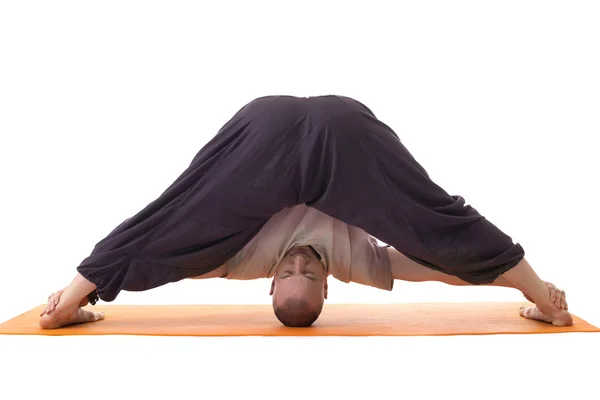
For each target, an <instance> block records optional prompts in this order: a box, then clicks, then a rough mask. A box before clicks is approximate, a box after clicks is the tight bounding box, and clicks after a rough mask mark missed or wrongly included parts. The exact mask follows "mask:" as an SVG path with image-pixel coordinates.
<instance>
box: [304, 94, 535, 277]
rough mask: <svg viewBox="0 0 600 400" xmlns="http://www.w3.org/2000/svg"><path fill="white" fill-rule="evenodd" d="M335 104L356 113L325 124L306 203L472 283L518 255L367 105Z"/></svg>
mask: <svg viewBox="0 0 600 400" xmlns="http://www.w3.org/2000/svg"><path fill="white" fill-rule="evenodd" d="M332 101H333V100H332ZM337 101H340V102H345V103H347V104H352V105H353V108H354V110H355V111H353V112H352V111H349V112H347V113H344V114H342V115H335V116H333V117H331V118H329V119H327V120H326V121H325V122H323V128H322V129H323V131H324V132H327V134H326V135H324V136H323V142H322V145H323V146H324V147H325V148H326V149H327V150H326V153H327V154H328V155H329V157H327V158H326V159H322V160H321V165H319V168H318V169H315V170H314V171H313V172H312V174H313V177H314V179H315V180H316V181H318V182H324V181H326V182H327V185H324V184H321V185H320V187H321V188H322V190H321V191H320V192H319V193H313V195H314V196H315V197H314V198H312V199H309V200H310V201H309V202H308V205H309V206H312V207H314V208H316V209H318V210H320V211H322V212H324V213H326V214H328V215H330V216H332V217H335V218H337V219H339V220H342V221H344V222H346V223H348V224H351V225H354V226H357V227H359V228H362V229H364V230H365V231H366V232H368V233H369V234H371V235H373V236H374V237H376V238H378V239H379V240H381V241H383V242H385V243H387V244H390V245H392V246H393V247H394V248H396V249H397V250H398V251H400V252H402V253H403V254H405V255H406V256H407V257H409V258H411V259H412V260H414V261H416V262H418V263H420V264H421V265H425V266H428V267H430V268H433V269H436V270H439V271H442V272H444V273H447V274H450V275H454V276H458V277H459V278H461V279H463V280H464V281H466V282H469V283H472V284H486V283H490V282H492V281H494V280H495V279H496V278H497V277H498V276H499V275H501V274H502V273H504V272H506V271H507V270H509V269H510V268H512V267H514V266H515V265H516V264H517V263H518V262H519V261H520V260H521V259H522V258H523V257H524V250H523V248H522V247H521V246H520V245H519V244H515V243H513V241H512V239H511V238H510V237H509V236H508V235H506V234H505V233H504V232H502V231H501V230H500V229H499V228H498V227H497V226H495V225H494V224H493V223H492V222H490V221H489V220H487V219H486V218H485V217H484V216H482V215H481V214H479V213H478V212H477V210H476V209H475V208H473V207H471V206H470V205H466V203H465V199H464V198H463V197H461V196H457V195H450V194H448V193H447V192H446V191H445V190H444V189H442V188H441V187H440V186H438V185H437V184H436V183H435V182H433V181H432V180H431V179H430V177H429V175H428V173H427V171H426V170H425V169H424V168H423V167H422V166H421V165H420V164H419V163H418V162H417V161H416V160H415V158H414V157H413V156H412V155H411V154H410V152H409V151H408V150H407V149H406V148H405V146H404V145H403V144H402V143H401V141H400V140H399V138H398V136H397V135H396V133H395V132H394V131H393V130H392V129H391V128H390V127H389V126H387V125H386V124H384V123H383V122H381V121H379V120H378V119H377V118H376V117H375V116H374V115H373V113H372V112H371V111H370V110H369V109H368V108H367V107H366V106H364V105H363V104H361V103H359V102H357V101H355V100H352V99H348V98H338V99H337ZM303 200H307V199H303Z"/></svg>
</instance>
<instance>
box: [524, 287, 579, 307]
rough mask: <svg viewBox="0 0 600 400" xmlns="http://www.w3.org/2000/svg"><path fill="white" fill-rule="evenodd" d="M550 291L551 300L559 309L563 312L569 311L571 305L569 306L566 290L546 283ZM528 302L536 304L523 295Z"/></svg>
mask: <svg viewBox="0 0 600 400" xmlns="http://www.w3.org/2000/svg"><path fill="white" fill-rule="evenodd" d="M544 284H545V285H546V287H547V288H548V291H549V292H550V300H551V301H552V302H553V303H554V305H555V306H556V307H557V308H560V309H561V310H568V309H569V305H568V304H567V295H566V294H565V291H564V290H560V289H558V288H557V287H556V286H555V285H554V284H553V283H550V282H544ZM523 295H524V296H525V298H526V299H527V301H530V302H532V303H534V301H533V300H532V299H531V298H530V297H529V296H528V295H527V294H526V293H523Z"/></svg>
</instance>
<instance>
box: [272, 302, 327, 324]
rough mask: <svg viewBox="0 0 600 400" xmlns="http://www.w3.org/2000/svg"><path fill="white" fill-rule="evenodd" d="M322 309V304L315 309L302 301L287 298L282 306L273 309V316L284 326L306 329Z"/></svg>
mask: <svg viewBox="0 0 600 400" xmlns="http://www.w3.org/2000/svg"><path fill="white" fill-rule="evenodd" d="M322 309H323V303H322V302H321V303H320V304H319V306H318V307H316V308H315V307H314V306H311V305H310V304H309V303H308V302H307V301H306V300H304V299H301V298H289V299H286V300H285V302H284V303H283V304H282V305H280V306H276V307H275V316H276V317H277V319H278V320H279V321H280V322H281V323H282V324H283V325H285V326H288V327H292V328H306V327H309V326H311V325H312V324H313V323H314V322H315V321H316V320H317V319H318V318H319V315H321V310H322Z"/></svg>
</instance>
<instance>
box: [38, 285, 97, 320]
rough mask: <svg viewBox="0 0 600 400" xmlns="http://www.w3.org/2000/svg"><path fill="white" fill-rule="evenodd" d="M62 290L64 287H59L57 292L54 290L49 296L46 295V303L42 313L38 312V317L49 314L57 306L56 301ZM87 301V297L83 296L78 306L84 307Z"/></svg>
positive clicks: (58, 300) (58, 299)
mask: <svg viewBox="0 0 600 400" xmlns="http://www.w3.org/2000/svg"><path fill="white" fill-rule="evenodd" d="M64 291H65V289H61V290H59V291H58V292H54V293H52V294H51V295H50V296H48V303H47V304H46V308H45V309H44V311H42V313H41V314H40V317H41V316H43V315H44V314H48V315H50V313H52V311H54V309H55V308H56V306H58V303H59V302H60V296H62V294H63V292H64ZM88 303H89V302H88V299H87V297H84V298H83V299H82V300H81V303H79V307H85V306H86V305H87V304H88Z"/></svg>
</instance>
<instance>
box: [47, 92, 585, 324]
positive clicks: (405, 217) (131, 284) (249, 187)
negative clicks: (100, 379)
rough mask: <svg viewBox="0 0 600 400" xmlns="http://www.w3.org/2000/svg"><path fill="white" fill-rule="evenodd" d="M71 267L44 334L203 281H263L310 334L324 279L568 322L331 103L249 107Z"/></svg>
mask: <svg viewBox="0 0 600 400" xmlns="http://www.w3.org/2000/svg"><path fill="white" fill-rule="evenodd" d="M374 238H377V239H379V240H381V241H383V242H385V243H389V245H390V246H389V247H382V246H379V245H377V242H376V240H375V239H374ZM317 260H318V261H319V262H317ZM77 271H78V272H77V274H76V276H75V278H74V280H73V281H72V282H71V284H70V285H69V286H68V287H66V288H65V289H64V290H62V291H59V292H57V293H56V294H54V295H52V296H51V297H50V298H49V302H48V306H47V309H46V310H45V311H44V312H43V313H42V315H41V319H40V326H41V327H42V328H46V329H52V328H57V327H60V326H65V325H68V324H72V323H82V322H91V321H95V320H98V319H101V318H103V315H102V314H100V313H93V312H90V311H85V310H83V309H82V308H81V306H82V305H85V304H87V302H88V301H91V302H92V304H94V303H95V301H96V300H97V299H98V298H100V299H102V300H104V301H112V300H114V299H115V298H116V296H117V295H118V293H119V292H120V291H121V290H128V291H141V290H149V289H152V288H154V287H158V286H161V285H164V284H167V283H171V282H176V281H179V280H182V279H186V278H208V277H227V278H230V279H236V277H237V278H238V279H254V278H260V277H273V283H272V287H271V293H272V295H273V305H274V310H275V315H276V316H277V318H279V320H280V321H281V322H282V323H284V324H285V325H288V326H308V325H311V324H312V323H313V322H314V321H315V320H316V318H317V317H318V315H319V313H320V311H321V308H322V306H323V301H324V299H325V298H326V296H327V280H326V278H327V276H328V275H330V274H331V275H333V276H334V277H336V278H338V279H340V280H342V281H346V282H351V281H352V282H358V283H361V284H367V285H371V286H375V287H379V288H382V289H386V290H391V289H392V286H393V281H394V279H403V280H408V281H428V280H435V281H441V282H445V283H448V284H453V285H464V284H472V285H499V286H506V287H512V288H515V289H518V290H520V291H521V292H523V293H524V294H525V296H526V297H527V298H528V299H529V300H530V301H532V302H534V303H535V305H536V307H532V308H529V309H524V310H521V315H523V316H525V317H527V318H535V319H540V320H543V321H546V322H549V323H552V324H554V325H571V324H572V323H573V320H572V317H571V315H570V314H569V313H568V312H567V305H566V302H565V300H564V293H563V292H561V291H558V290H557V289H556V288H555V287H554V285H551V284H548V283H545V282H544V281H542V280H541V279H540V278H539V277H538V276H537V274H536V273H535V272H534V271H533V269H532V268H531V266H530V265H529V264H528V263H527V261H526V260H525V258H524V250H523V248H522V247H521V246H520V245H519V244H515V243H513V242H512V240H511V238H510V237H509V236H507V235H506V234H504V233H503V232H502V231H500V230H499V229H498V228H497V227H496V226H495V225H493V224H492V223H491V222H489V221H488V220H487V219H485V218H484V217H483V216H482V215H480V214H479V213H478V212H477V211H476V210H475V209H474V208H473V207H471V206H469V205H466V204H465V200H464V199H463V198H462V197H460V196H451V195H449V194H448V193H446V192H445V191H444V190H443V189H442V188H440V187H439V186H438V185H436V184H435V183H434V182H433V181H432V180H431V179H430V178H429V176H428V174H427V172H426V171H425V169H424V168H423V167H422V166H421V165H420V164H419V163H418V162H417V161H416V160H415V159H414V158H413V157H412V155H411V154H410V152H409V151H408V150H407V149H406V148H405V147H404V146H403V144H402V143H401V141H400V139H399V138H398V136H397V135H396V134H395V133H394V132H393V131H392V129H391V128H389V127H388V126H387V125H385V124H384V123H383V122H381V121H380V120H378V119H377V118H376V117H375V115H374V114H373V112H372V111H371V110H369V109H368V108H367V107H366V106H365V105H364V104H362V103H360V102H358V101H356V100H354V99H351V98H348V97H343V96H317V97H309V98H299V97H294V96H266V97H262V98H259V99H256V100H254V101H252V102H250V103H248V104H247V105H245V106H244V107H243V108H242V109H240V110H239V111H238V112H237V113H236V114H235V115H234V116H233V117H232V118H231V119H230V120H229V121H228V122H227V123H226V124H225V125H224V126H223V127H222V128H221V129H220V131H219V132H218V134H217V135H216V136H215V137H214V138H213V139H212V140H211V141H210V142H209V143H208V144H207V145H206V146H204V147H203V148H202V149H201V150H200V151H199V152H198V154H197V155H196V156H195V157H194V159H193V160H192V162H191V164H190V166H189V167H188V168H187V169H186V170H185V171H184V172H183V173H182V174H181V175H180V176H179V177H178V178H177V179H176V180H175V182H174V183H173V184H172V185H171V186H170V187H169V188H167V190H166V191H165V192H164V193H163V194H161V195H160V196H159V197H158V198H157V199H156V200H154V201H153V202H152V203H150V204H148V206H146V207H145V208H144V209H143V210H141V211H140V212H139V213H138V214H136V215H135V216H133V217H132V218H130V219H127V220H126V221H124V222H123V223H122V224H121V225H119V226H118V227H116V228H115V229H114V230H113V231H112V232H110V233H109V234H108V236H107V237H105V238H104V239H103V240H102V241H100V242H99V243H97V244H96V246H95V248H94V250H93V251H92V254H91V255H90V256H89V257H87V258H86V259H85V260H83V262H82V263H81V264H80V265H79V266H78V267H77Z"/></svg>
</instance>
